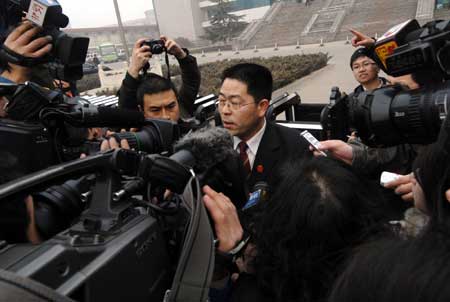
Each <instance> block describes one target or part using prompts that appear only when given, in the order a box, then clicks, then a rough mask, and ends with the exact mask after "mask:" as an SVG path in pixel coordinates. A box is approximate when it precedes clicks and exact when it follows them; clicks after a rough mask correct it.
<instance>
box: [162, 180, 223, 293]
mask: <svg viewBox="0 0 450 302" xmlns="http://www.w3.org/2000/svg"><path fill="white" fill-rule="evenodd" d="M183 199H184V200H185V202H191V204H188V205H187V206H188V207H190V208H191V209H192V214H191V218H190V222H189V228H188V231H187V234H186V238H185V241H184V245H183V250H182V252H181V256H180V260H179V262H178V267H177V270H176V272H175V277H174V280H173V283H172V288H171V289H170V290H168V291H167V293H166V297H165V299H164V301H168V302H175V301H183V302H185V301H197V302H199V301H207V299H208V292H209V285H210V283H211V279H212V274H213V271H214V253H215V249H214V237H213V232H212V228H211V225H210V223H209V219H208V215H207V212H206V209H205V206H204V204H203V201H202V193H201V189H200V184H199V182H198V180H197V178H192V179H191V181H190V183H189V184H188V186H187V187H186V189H185V192H184V193H183Z"/></svg>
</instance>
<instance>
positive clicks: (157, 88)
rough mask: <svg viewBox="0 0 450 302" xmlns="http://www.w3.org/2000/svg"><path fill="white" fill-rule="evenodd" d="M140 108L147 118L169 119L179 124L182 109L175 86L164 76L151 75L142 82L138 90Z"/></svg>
mask: <svg viewBox="0 0 450 302" xmlns="http://www.w3.org/2000/svg"><path fill="white" fill-rule="evenodd" d="M137 100H138V104H139V108H140V109H141V111H142V112H144V115H145V117H147V118H157V119H167V120H172V121H174V122H178V120H179V118H180V108H179V105H178V98H177V93H176V89H175V86H174V85H173V83H172V82H171V81H170V80H169V79H166V78H164V77H162V76H159V75H157V74H154V73H150V74H148V75H146V76H145V78H144V79H143V80H142V81H141V84H140V85H139V88H138V90H137Z"/></svg>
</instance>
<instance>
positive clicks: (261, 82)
mask: <svg viewBox="0 0 450 302" xmlns="http://www.w3.org/2000/svg"><path fill="white" fill-rule="evenodd" d="M227 78H228V79H234V80H238V81H240V82H242V83H244V84H246V85H247V91H248V94H250V95H251V96H252V97H253V98H254V99H255V101H256V103H259V102H260V101H261V100H263V99H267V100H270V99H271V98H272V87H273V78H272V73H271V72H270V70H269V69H267V68H266V67H264V66H261V65H258V64H253V63H241V64H237V65H234V66H231V67H229V68H227V69H225V70H224V72H223V73H222V83H223V82H224V81H225V79H227Z"/></svg>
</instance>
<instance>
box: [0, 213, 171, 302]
mask: <svg viewBox="0 0 450 302" xmlns="http://www.w3.org/2000/svg"><path fill="white" fill-rule="evenodd" d="M128 220H129V221H128V222H127V223H125V224H124V225H121V226H120V228H118V229H117V230H116V231H115V232H114V233H110V234H95V233H93V234H90V235H88V234H80V233H77V232H75V231H73V230H75V229H76V228H77V227H79V225H78V226H77V225H74V226H73V227H72V228H71V229H69V230H66V231H64V232H62V233H60V234H59V235H57V236H55V237H54V238H52V239H50V240H48V241H46V242H45V243H43V244H41V245H38V246H36V245H10V246H8V247H6V248H4V249H2V250H1V251H0V267H1V268H2V269H5V270H8V271H11V272H15V273H17V274H19V275H21V276H23V277H27V278H31V279H33V280H36V281H38V282H40V283H42V284H45V285H47V286H49V287H50V288H53V289H55V290H56V291H58V292H59V293H61V294H63V295H65V296H68V297H70V298H72V299H74V300H76V301H162V300H163V297H164V293H165V291H166V290H167V289H168V288H170V284H171V281H172V278H173V273H174V266H173V264H172V262H171V259H170V257H169V255H170V253H169V251H168V250H167V244H166V238H165V237H164V234H163V232H162V230H161V228H160V227H159V225H158V223H157V221H156V219H155V218H154V217H152V216H150V215H139V214H135V215H130V217H129V218H128ZM80 223H81V222H80Z"/></svg>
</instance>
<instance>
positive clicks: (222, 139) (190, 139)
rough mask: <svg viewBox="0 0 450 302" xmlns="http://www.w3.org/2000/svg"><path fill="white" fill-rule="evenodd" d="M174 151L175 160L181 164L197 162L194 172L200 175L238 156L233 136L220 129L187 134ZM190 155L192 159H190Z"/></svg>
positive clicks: (202, 129) (200, 130)
mask: <svg viewBox="0 0 450 302" xmlns="http://www.w3.org/2000/svg"><path fill="white" fill-rule="evenodd" d="M174 150H175V154H174V155H172V158H173V159H175V160H177V159H178V161H179V162H181V163H183V161H186V162H189V163H192V162H195V164H194V170H195V171H196V172H198V173H202V172H205V171H206V170H208V169H209V168H211V167H213V166H214V165H216V164H217V163H220V162H222V161H224V160H226V159H228V158H232V157H233V156H235V155H236V152H235V151H234V150H233V139H232V137H231V135H230V134H229V132H228V131H227V130H226V129H224V128H219V127H211V128H201V129H199V130H197V131H195V132H194V131H193V132H190V133H188V134H186V135H185V136H184V137H182V138H181V139H180V140H179V141H178V142H177V143H176V144H175V146H174ZM186 151H188V152H186ZM177 153H178V154H177ZM188 153H190V154H191V156H192V158H189V155H188Z"/></svg>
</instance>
